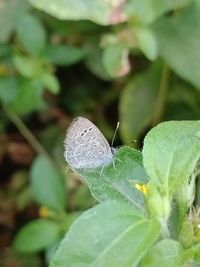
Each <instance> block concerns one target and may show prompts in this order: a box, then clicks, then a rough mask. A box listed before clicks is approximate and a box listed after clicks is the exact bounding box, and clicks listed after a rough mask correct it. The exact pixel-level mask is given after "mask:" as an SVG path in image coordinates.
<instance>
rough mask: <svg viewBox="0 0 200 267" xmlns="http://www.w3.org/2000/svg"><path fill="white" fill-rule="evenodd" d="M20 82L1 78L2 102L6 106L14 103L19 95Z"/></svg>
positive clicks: (0, 91) (9, 78) (0, 97)
mask: <svg viewBox="0 0 200 267" xmlns="http://www.w3.org/2000/svg"><path fill="white" fill-rule="evenodd" d="M18 88H19V82H18V80H17V79H16V78H14V77H0V100H1V101H3V102H4V104H8V103H10V102H13V101H14V100H15V98H16V95H17V90H18Z"/></svg>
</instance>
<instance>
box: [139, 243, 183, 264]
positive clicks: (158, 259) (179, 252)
mask: <svg viewBox="0 0 200 267" xmlns="http://www.w3.org/2000/svg"><path fill="white" fill-rule="evenodd" d="M182 260H183V248H182V246H181V244H180V243H178V242H177V241H175V240H172V239H164V240H161V241H160V242H158V243H157V244H156V245H154V247H153V248H151V250H150V251H149V252H148V254H147V255H146V256H145V258H144V259H143V260H142V263H141V267H158V266H162V267H169V266H170V267H182V266H183V263H182Z"/></svg>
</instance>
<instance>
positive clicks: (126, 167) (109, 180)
mask: <svg viewBox="0 0 200 267" xmlns="http://www.w3.org/2000/svg"><path fill="white" fill-rule="evenodd" d="M113 161H114V164H115V168H116V170H115V169H114V167H113V163H112V162H111V163H110V164H109V165H108V166H103V167H100V168H96V169H93V170H89V171H86V170H83V171H81V170H76V171H77V172H78V173H79V174H80V175H81V176H82V178H83V180H84V181H85V182H86V183H87V185H88V186H89V187H90V190H91V193H92V195H93V196H94V198H96V199H97V200H98V201H99V202H104V201H107V200H113V199H117V200H125V201H127V202H129V203H132V204H133V205H134V206H137V207H138V208H140V209H141V210H143V211H144V209H145V208H144V199H143V195H142V193H141V192H139V191H138V190H137V189H136V188H135V184H136V183H146V182H147V181H148V177H147V175H146V172H145V170H144V167H143V165H142V155H141V152H139V151H137V150H135V149H132V148H129V147H125V146H124V147H121V148H120V149H118V150H117V153H116V154H115V156H114V159H113ZM102 168H103V170H102Z"/></svg>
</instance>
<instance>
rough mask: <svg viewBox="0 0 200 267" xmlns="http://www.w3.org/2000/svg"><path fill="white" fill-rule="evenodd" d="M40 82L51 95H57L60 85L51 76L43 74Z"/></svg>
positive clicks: (54, 77)
mask: <svg viewBox="0 0 200 267" xmlns="http://www.w3.org/2000/svg"><path fill="white" fill-rule="evenodd" d="M41 82H42V83H43V85H44V87H46V89H47V90H48V91H50V92H51V93H53V94H58V93H59V91H60V85H59V82H58V79H57V78H56V76H54V75H53V74H51V73H48V72H46V73H43V75H42V77H41Z"/></svg>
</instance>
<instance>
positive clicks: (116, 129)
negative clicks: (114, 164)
mask: <svg viewBox="0 0 200 267" xmlns="http://www.w3.org/2000/svg"><path fill="white" fill-rule="evenodd" d="M118 129H119V121H118V122H117V125H116V128H115V132H114V135H113V138H112V142H111V147H113V143H114V140H115V137H116V134H117V131H118Z"/></svg>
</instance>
